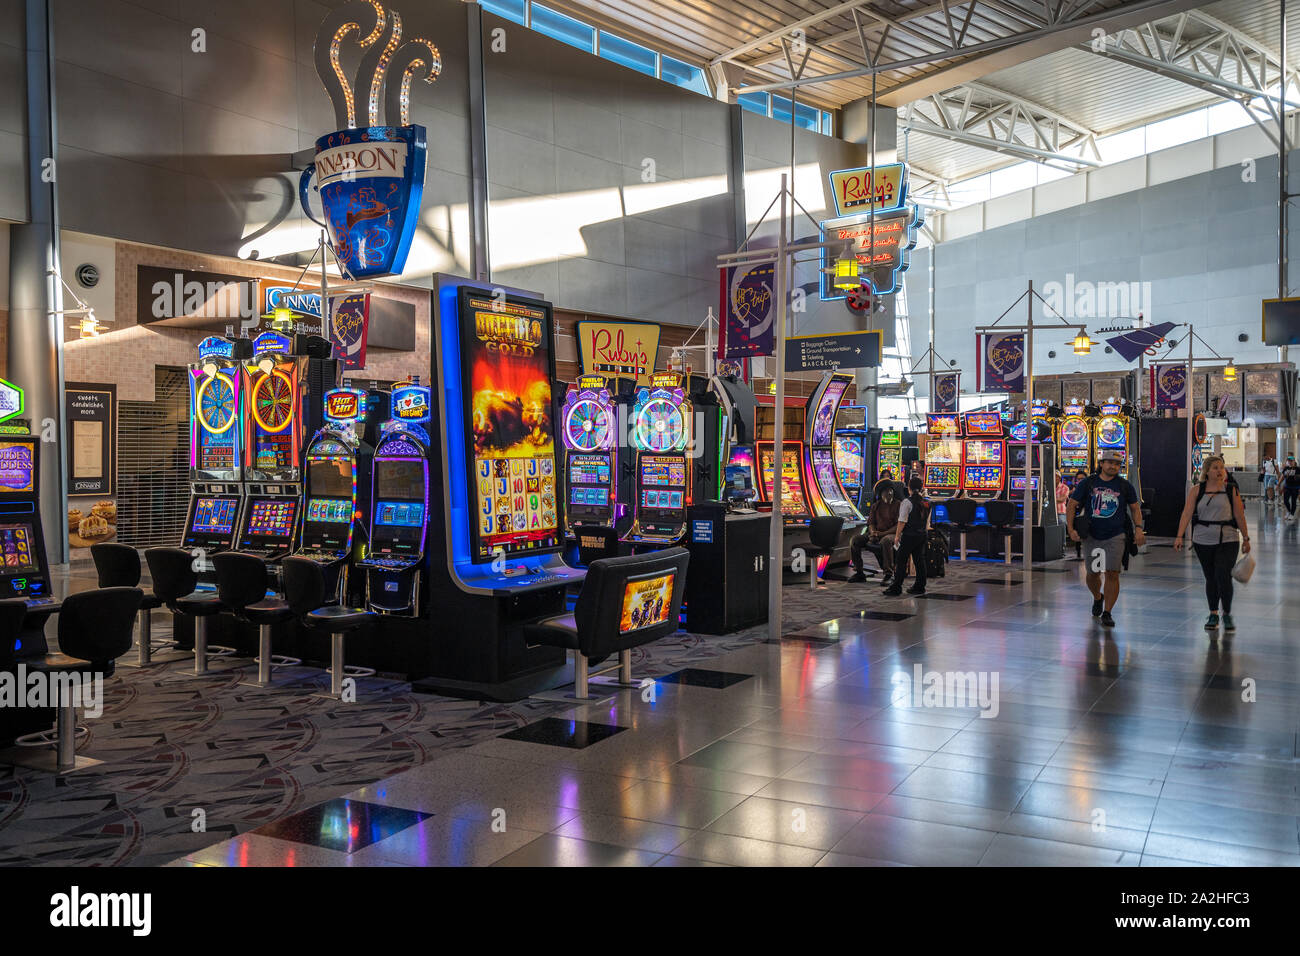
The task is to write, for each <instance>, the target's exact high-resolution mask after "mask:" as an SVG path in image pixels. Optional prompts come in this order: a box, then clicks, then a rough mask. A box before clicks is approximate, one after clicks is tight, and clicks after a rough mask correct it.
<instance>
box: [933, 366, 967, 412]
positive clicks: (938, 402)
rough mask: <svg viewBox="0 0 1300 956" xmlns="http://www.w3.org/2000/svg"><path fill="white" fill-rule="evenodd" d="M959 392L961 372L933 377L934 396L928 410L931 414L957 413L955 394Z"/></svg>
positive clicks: (945, 373)
mask: <svg viewBox="0 0 1300 956" xmlns="http://www.w3.org/2000/svg"><path fill="white" fill-rule="evenodd" d="M960 391H961V372H944V373H942V374H939V375H935V377H934V395H933V396H931V400H930V410H931V411H933V412H955V411H957V394H958V393H959V392H960Z"/></svg>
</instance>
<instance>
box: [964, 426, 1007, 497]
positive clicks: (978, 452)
mask: <svg viewBox="0 0 1300 956" xmlns="http://www.w3.org/2000/svg"><path fill="white" fill-rule="evenodd" d="M962 429H963V431H964V432H965V433H966V438H965V439H964V440H963V442H962V445H963V447H962V457H963V464H962V490H963V491H965V492H966V497H968V498H975V499H989V498H997V497H999V496H1000V495H1001V494H1002V492H1003V489H1004V488H1005V487H1006V483H1007V443H1006V438H1005V437H1004V435H1003V431H1002V416H1001V415H999V414H998V413H997V412H965V413H964V414H963V415H962Z"/></svg>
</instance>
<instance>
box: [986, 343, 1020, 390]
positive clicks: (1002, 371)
mask: <svg viewBox="0 0 1300 956" xmlns="http://www.w3.org/2000/svg"><path fill="white" fill-rule="evenodd" d="M981 338H982V339H983V348H982V350H981V352H980V368H981V369H982V371H983V373H984V374H983V381H982V382H981V383H980V385H979V390H980V391H981V392H1023V391H1024V390H1025V333H1023V332H989V333H985V334H984V335H983V336H981Z"/></svg>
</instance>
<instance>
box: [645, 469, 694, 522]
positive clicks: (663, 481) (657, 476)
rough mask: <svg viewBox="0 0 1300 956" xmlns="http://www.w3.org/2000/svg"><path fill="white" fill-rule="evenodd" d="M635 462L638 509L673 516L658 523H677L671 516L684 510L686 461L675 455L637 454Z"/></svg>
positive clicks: (673, 516) (663, 516)
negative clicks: (639, 470)
mask: <svg viewBox="0 0 1300 956" xmlns="http://www.w3.org/2000/svg"><path fill="white" fill-rule="evenodd" d="M638 462H639V464H640V468H641V473H640V474H639V475H638V476H637V479H638V480H637V493H638V494H639V495H640V498H641V500H640V502H639V504H640V506H641V507H642V508H648V509H651V510H653V511H661V512H669V513H673V514H671V515H669V514H665V515H662V516H660V517H661V518H662V520H665V521H676V520H680V519H679V518H678V517H677V515H676V514H675V513H676V512H684V511H685V508H686V459H685V458H684V457H681V456H678V455H641V456H640V458H639V459H638Z"/></svg>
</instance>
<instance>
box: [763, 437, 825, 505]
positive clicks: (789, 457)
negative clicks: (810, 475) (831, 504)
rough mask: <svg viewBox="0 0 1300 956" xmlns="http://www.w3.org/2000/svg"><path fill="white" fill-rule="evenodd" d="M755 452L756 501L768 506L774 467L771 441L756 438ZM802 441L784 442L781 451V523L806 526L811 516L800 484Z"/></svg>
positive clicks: (806, 497) (770, 500)
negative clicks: (756, 455)
mask: <svg viewBox="0 0 1300 956" xmlns="http://www.w3.org/2000/svg"><path fill="white" fill-rule="evenodd" d="M757 451H758V475H759V494H760V495H761V496H762V497H761V499H760V500H762V501H764V502H766V503H767V504H768V505H769V506H770V505H771V503H772V488H773V485H775V483H776V478H775V476H774V467H775V462H776V452H775V450H774V448H773V443H772V442H770V441H760V442H758V446H757ZM802 459H803V443H802V442H791V441H787V442H785V447H784V448H783V449H782V453H781V519H782V521H783V522H784V523H785V524H788V525H789V524H797V525H806V524H807V523H808V520H809V519H810V518H811V517H812V516H813V510H812V508H811V507H809V504H808V495H807V493H806V492H805V491H804V486H803V468H802V467H800V465H801V462H802Z"/></svg>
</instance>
